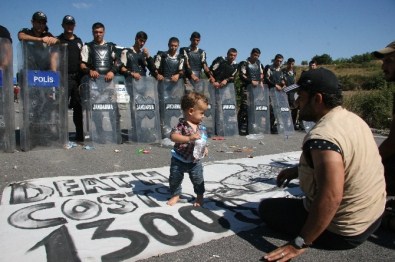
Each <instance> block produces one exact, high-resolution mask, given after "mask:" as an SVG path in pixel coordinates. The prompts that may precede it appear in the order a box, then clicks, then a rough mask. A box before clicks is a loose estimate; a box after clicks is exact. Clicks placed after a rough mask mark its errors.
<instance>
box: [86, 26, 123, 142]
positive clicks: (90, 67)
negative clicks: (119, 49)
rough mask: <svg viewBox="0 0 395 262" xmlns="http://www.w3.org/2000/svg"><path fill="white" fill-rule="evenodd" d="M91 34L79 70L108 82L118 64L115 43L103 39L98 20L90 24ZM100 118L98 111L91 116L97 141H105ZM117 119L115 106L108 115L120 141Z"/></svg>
mask: <svg viewBox="0 0 395 262" xmlns="http://www.w3.org/2000/svg"><path fill="white" fill-rule="evenodd" d="M92 35H93V41H91V42H89V43H87V44H85V45H84V46H83V47H82V50H81V65H80V67H81V71H82V72H83V73H84V74H85V75H88V76H89V77H90V78H92V79H97V78H98V77H100V76H104V80H105V81H106V82H110V81H112V80H113V79H114V76H115V74H116V73H117V72H118V69H119V66H120V64H119V59H118V57H117V55H116V48H115V44H114V43H112V42H107V41H105V40H104V35H105V27H104V25H103V24H102V23H100V22H97V23H94V24H93V25H92ZM114 92H115V90H114ZM102 118H103V116H102V113H101V112H100V111H99V112H97V114H96V115H95V116H94V117H93V121H94V122H95V126H96V130H97V133H98V135H99V142H100V143H105V139H104V129H103V119H102ZM119 119H120V114H119V109H118V107H116V109H115V110H114V112H113V113H112V114H111V115H110V121H111V125H112V132H113V135H115V136H116V140H117V143H121V138H120V137H119V136H120V135H119V134H118V132H117V130H116V129H117V127H118V125H119Z"/></svg>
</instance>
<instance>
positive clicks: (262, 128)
mask: <svg viewBox="0 0 395 262" xmlns="http://www.w3.org/2000/svg"><path fill="white" fill-rule="evenodd" d="M247 88H248V92H249V96H248V99H249V106H248V133H249V134H259V133H266V134H267V133H270V110H269V107H270V104H269V87H268V86H267V85H258V86H257V87H254V86H253V85H251V84H250V85H248V86H247Z"/></svg>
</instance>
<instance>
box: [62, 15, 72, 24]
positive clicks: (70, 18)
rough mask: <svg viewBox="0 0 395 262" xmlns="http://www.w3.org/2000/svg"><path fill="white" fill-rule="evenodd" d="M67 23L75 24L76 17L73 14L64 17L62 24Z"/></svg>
mask: <svg viewBox="0 0 395 262" xmlns="http://www.w3.org/2000/svg"><path fill="white" fill-rule="evenodd" d="M65 24H73V25H75V20H74V17H72V16H71V15H66V16H65V17H64V18H63V22H62V25H65Z"/></svg>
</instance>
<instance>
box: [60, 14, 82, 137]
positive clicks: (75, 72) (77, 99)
mask: <svg viewBox="0 0 395 262" xmlns="http://www.w3.org/2000/svg"><path fill="white" fill-rule="evenodd" d="M75 24H76V23H75V19H74V17H72V16H71V15H66V16H65V17H64V18H63V21H62V27H63V33H62V34H60V35H59V36H58V39H59V40H60V42H61V43H62V44H67V51H68V52H67V55H68V63H67V65H68V68H67V73H68V85H69V86H68V97H69V108H70V109H71V108H72V109H73V122H74V125H75V140H76V141H77V142H79V143H82V142H84V130H83V121H82V104H81V96H80V90H79V86H80V82H81V70H80V65H81V49H82V40H81V39H80V38H79V37H78V36H76V35H75V34H74V29H75Z"/></svg>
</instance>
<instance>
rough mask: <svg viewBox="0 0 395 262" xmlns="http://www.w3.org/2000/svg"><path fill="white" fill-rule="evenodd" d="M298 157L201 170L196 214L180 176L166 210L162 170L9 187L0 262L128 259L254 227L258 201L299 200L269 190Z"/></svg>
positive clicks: (294, 189) (290, 191)
mask: <svg viewBox="0 0 395 262" xmlns="http://www.w3.org/2000/svg"><path fill="white" fill-rule="evenodd" d="M299 155H300V152H290V153H284V154H277V155H267V156H260V157H255V158H245V159H233V160H227V161H218V162H207V163H205V164H204V177H205V186H206V193H205V195H204V198H205V199H204V208H195V207H193V202H194V197H195V195H194V193H193V187H192V184H191V182H190V181H189V177H188V175H186V176H185V178H184V182H183V195H182V197H181V201H180V203H178V204H176V205H174V206H172V207H170V206H167V205H166V201H167V199H168V198H169V190H168V177H169V167H162V168H153V169H144V170H133V171H125V172H115V173H108V174H99V175H89V176H79V177H72V176H68V177H51V178H42V179H33V180H27V181H22V182H17V183H13V184H10V185H9V186H7V187H6V189H5V190H4V192H3V198H2V200H1V205H0V219H1V220H0V223H1V226H0V243H1V246H0V252H1V256H0V261H7V262H9V261H49V262H55V261H56V262H62V261H65V262H66V261H67V262H70V261H135V260H138V259H144V258H148V257H151V256H155V255H160V254H163V253H169V252H174V251H177V250H180V249H184V248H187V247H190V246H195V245H199V244H201V243H204V242H208V241H210V240H212V239H218V238H222V237H225V236H229V235H232V234H235V233H237V232H240V231H244V230H248V229H251V228H254V227H256V226H257V225H258V224H260V223H261V222H260V220H259V218H258V215H257V207H258V204H259V202H260V201H261V200H262V199H263V198H269V197H293V196H300V195H301V192H300V189H299V187H298V185H297V184H291V185H290V188H287V189H282V188H277V187H276V182H275V181H276V180H275V178H276V176H277V174H278V172H279V171H280V170H281V169H282V168H284V167H286V166H289V165H294V164H296V163H297V161H298V158H299Z"/></svg>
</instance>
